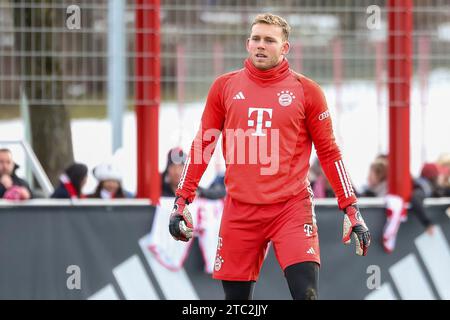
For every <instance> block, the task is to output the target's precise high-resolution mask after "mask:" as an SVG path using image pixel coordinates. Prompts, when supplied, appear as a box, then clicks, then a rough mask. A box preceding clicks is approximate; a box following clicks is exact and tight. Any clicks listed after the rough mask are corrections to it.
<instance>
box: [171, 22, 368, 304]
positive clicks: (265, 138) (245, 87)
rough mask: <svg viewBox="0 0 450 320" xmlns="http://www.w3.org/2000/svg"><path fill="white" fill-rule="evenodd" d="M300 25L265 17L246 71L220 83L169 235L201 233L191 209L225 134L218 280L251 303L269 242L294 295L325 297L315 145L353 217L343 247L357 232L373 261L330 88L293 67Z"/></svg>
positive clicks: (229, 293) (255, 30)
mask: <svg viewBox="0 0 450 320" xmlns="http://www.w3.org/2000/svg"><path fill="white" fill-rule="evenodd" d="M289 31H290V27H289V25H288V23H287V22H286V21H285V20H284V19H283V18H281V17H279V16H276V15H273V14H260V15H258V16H256V18H255V20H254V21H253V23H252V26H251V34H250V37H249V38H248V39H247V43H246V48H247V51H248V58H247V59H246V60H245V62H244V68H243V69H241V70H237V71H233V72H230V73H227V74H225V75H222V76H220V77H219V78H217V79H216V80H215V81H214V83H213V84H212V87H211V88H210V91H209V94H208V98H207V101H206V106H205V109H204V112H203V115H202V118H201V125H200V129H199V131H198V133H197V135H196V137H195V139H194V141H193V143H192V147H191V150H190V155H189V157H188V160H187V161H186V164H185V166H184V169H183V173H182V176H181V179H180V182H179V184H178V188H177V191H176V198H175V204H174V209H173V212H172V214H171V217H170V223H169V231H170V233H171V235H172V236H173V237H174V238H175V239H176V240H181V241H189V239H191V238H192V234H193V224H192V218H191V215H190V213H189V211H188V209H187V206H188V204H189V203H191V202H192V201H193V199H194V197H195V191H196V189H197V187H198V183H199V181H200V178H201V177H202V175H203V173H204V171H205V170H206V167H207V165H208V162H209V160H210V158H211V154H212V152H213V150H214V147H215V145H216V143H217V139H218V137H219V135H220V134H222V146H223V155H224V158H225V164H226V173H225V184H226V188H227V196H226V198H225V204H224V210H223V215H222V221H221V227H220V232H219V239H218V245H217V254H216V259H215V265H214V273H213V278H214V279H219V280H222V284H223V288H224V291H225V299H238V300H239V299H251V298H252V294H253V287H254V283H255V282H256V281H257V279H258V276H259V272H260V269H261V266H262V263H263V261H264V257H265V254H266V251H267V249H268V244H269V242H270V243H272V245H273V248H274V251H275V255H276V257H277V259H278V262H279V264H280V266H281V268H282V269H283V271H284V274H285V277H286V279H287V282H288V285H289V289H290V292H291V295H292V297H293V299H317V298H318V292H317V287H318V273H319V265H320V252H319V241H318V234H317V225H316V220H315V215H314V206H313V194H312V191H311V188H310V184H309V181H308V179H307V173H308V170H309V159H310V154H311V147H312V143H314V145H315V148H316V150H317V155H318V158H319V160H320V163H321V165H322V168H323V170H324V172H325V174H326V176H327V179H328V180H329V181H330V183H331V185H332V187H333V190H334V192H335V194H336V197H337V201H338V205H339V209H341V210H343V212H344V219H343V221H344V228H343V231H344V235H343V242H344V243H346V244H348V243H350V241H351V236H353V239H354V241H355V243H356V253H357V254H358V255H366V253H367V249H368V247H369V245H370V233H369V230H368V228H367V226H366V224H365V223H364V220H363V218H362V217H361V214H360V213H359V210H358V206H357V199H356V196H355V193H354V191H353V188H352V184H351V181H350V177H349V175H348V173H347V170H346V169H345V166H344V163H343V161H342V157H341V153H340V151H339V148H338V146H337V145H336V142H335V138H334V135H333V131H332V122H331V119H330V113H329V111H328V107H327V104H326V101H325V97H324V94H323V93H322V90H321V88H320V87H319V86H318V85H317V84H316V83H315V82H313V81H312V80H310V79H308V78H307V77H305V76H303V75H301V74H297V73H295V72H294V71H293V70H291V69H290V68H289V63H288V61H287V59H286V57H285V56H286V55H287V53H288V52H289V47H290V44H289V42H288V37H289Z"/></svg>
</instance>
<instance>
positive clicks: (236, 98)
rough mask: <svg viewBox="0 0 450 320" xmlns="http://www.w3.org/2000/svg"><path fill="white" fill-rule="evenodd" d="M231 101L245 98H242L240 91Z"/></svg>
mask: <svg viewBox="0 0 450 320" xmlns="http://www.w3.org/2000/svg"><path fill="white" fill-rule="evenodd" d="M233 100H245V97H244V94H243V93H242V91H239V93H238V94H237V95H235V96H234V97H233Z"/></svg>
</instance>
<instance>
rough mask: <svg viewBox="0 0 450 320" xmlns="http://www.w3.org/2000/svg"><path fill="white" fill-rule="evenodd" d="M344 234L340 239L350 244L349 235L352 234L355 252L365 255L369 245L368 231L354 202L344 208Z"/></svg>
mask: <svg viewBox="0 0 450 320" xmlns="http://www.w3.org/2000/svg"><path fill="white" fill-rule="evenodd" d="M344 213H345V214H344V230H343V231H344V235H343V237H342V241H343V242H344V243H345V244H350V242H351V239H350V237H351V236H352V234H353V240H354V241H355V245H356V254H357V255H360V256H365V255H366V254H367V250H368V248H369V246H370V238H371V237H370V232H369V229H368V228H367V226H366V223H365V222H364V219H363V217H362V216H361V213H360V212H359V208H358V206H357V205H356V204H352V205H350V206H348V207H347V208H345V209H344Z"/></svg>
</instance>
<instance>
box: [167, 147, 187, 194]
mask: <svg viewBox="0 0 450 320" xmlns="http://www.w3.org/2000/svg"><path fill="white" fill-rule="evenodd" d="M186 158H187V156H186V154H185V153H184V152H183V150H182V149H181V148H178V147H177V148H172V149H170V150H169V152H168V154H167V165H166V169H165V170H164V172H163V173H162V177H161V180H162V181H161V183H162V186H161V193H162V194H161V195H162V196H163V197H175V191H176V190H177V186H178V183H179V182H180V178H181V173H182V172H183V167H184V164H185V162H186Z"/></svg>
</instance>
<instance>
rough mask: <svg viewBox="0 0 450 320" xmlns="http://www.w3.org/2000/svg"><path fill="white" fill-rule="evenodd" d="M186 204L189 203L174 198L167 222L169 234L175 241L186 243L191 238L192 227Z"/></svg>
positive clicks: (179, 198)
mask: <svg viewBox="0 0 450 320" xmlns="http://www.w3.org/2000/svg"><path fill="white" fill-rule="evenodd" d="M188 204H189V202H188V201H187V200H185V199H183V198H181V197H176V198H175V203H174V205H173V210H172V213H171V214H170V222H169V232H170V234H171V235H172V237H173V238H174V239H175V240H181V241H185V242H187V241H189V240H190V239H191V238H192V233H193V230H194V225H193V223H192V216H191V213H190V212H189V210H188V208H187V206H188Z"/></svg>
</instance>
